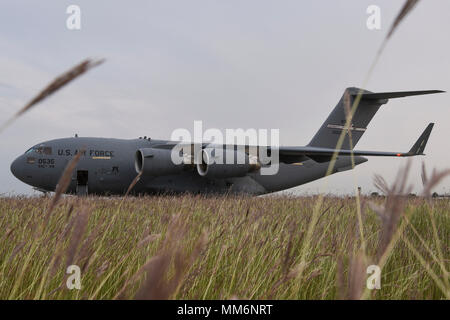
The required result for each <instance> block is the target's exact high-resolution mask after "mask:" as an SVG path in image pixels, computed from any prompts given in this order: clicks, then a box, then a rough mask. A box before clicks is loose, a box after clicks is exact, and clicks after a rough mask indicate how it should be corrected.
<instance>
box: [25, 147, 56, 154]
mask: <svg viewBox="0 0 450 320" xmlns="http://www.w3.org/2000/svg"><path fill="white" fill-rule="evenodd" d="M32 152H36V153H37V154H46V155H51V154H52V147H44V146H39V147H32V148H30V149H28V150H27V151H26V152H25V154H30V153H32Z"/></svg>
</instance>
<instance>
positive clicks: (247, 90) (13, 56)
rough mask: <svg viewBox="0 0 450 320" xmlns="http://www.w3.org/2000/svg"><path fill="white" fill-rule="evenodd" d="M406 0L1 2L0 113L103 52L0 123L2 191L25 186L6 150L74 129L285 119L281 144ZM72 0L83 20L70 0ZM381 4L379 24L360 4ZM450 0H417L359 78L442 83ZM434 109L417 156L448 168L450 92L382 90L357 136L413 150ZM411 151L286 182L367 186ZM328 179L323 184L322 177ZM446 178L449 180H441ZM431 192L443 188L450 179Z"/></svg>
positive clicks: (111, 130) (262, 123)
mask: <svg viewBox="0 0 450 320" xmlns="http://www.w3.org/2000/svg"><path fill="white" fill-rule="evenodd" d="M403 3H404V1H403V0H401V1H400V0H398V1H393V0H383V1H382V0H371V1H365V0H346V1H334V0H327V1H325V0H320V1H319V0H314V1H313V0H310V1H299V0H292V1H287V0H282V1H275V0H270V1H269V0H266V1H262V0H252V1H249V0H215V1H214V0H201V1H200V0H199V1H196V0H190V1H182V0H179V1H168V0H160V1H145V2H144V1H98V0H96V1H92V0H89V1H87V0H86V1H82V0H73V1H61V0H59V1H44V0H41V1H31V0H30V1H22V0H14V1H12V0H9V1H6V0H4V1H2V2H1V4H0V23H1V29H0V108H1V116H0V122H4V121H5V120H6V119H7V118H9V117H10V116H11V115H12V114H14V113H15V112H16V111H17V110H18V109H19V108H20V107H22V106H23V105H24V104H25V103H26V102H27V101H28V100H29V99H30V98H31V97H32V96H33V95H35V94H36V93H37V92H38V91H39V90H40V89H42V88H43V87H44V86H45V85H46V84H47V83H48V82H49V81H51V80H52V79H53V78H54V77H55V76H56V75H58V74H59V73H61V72H63V71H65V70H67V69H68V68H70V67H71V66H73V65H74V64H76V63H78V62H80V61H81V60H82V59H84V58H86V57H94V58H96V57H104V58H106V59H107V61H106V63H105V64H103V65H101V66H100V67H98V68H96V69H94V70H92V71H90V72H89V73H88V74H86V75H85V76H83V77H81V78H80V79H77V80H76V81H75V82H74V83H73V84H71V85H69V86H67V87H65V88H64V89H63V90H61V91H60V92H58V93H57V94H56V95H55V96H52V97H51V98H49V99H48V100H46V101H45V102H43V103H41V104H39V105H37V106H36V107H35V108H34V109H32V110H31V112H29V113H27V114H26V115H25V116H23V117H21V118H20V119H19V120H18V121H17V122H15V123H14V124H13V125H12V126H10V127H9V128H7V129H6V130H5V131H4V132H2V133H1V134H0V141H1V144H2V150H3V151H2V152H1V153H0V179H1V184H0V193H15V194H21V193H27V194H29V193H31V187H29V186H27V185H25V184H24V183H22V182H20V181H19V180H17V179H15V178H14V176H13V175H12V174H11V172H10V169H9V168H10V163H11V162H12V161H13V160H14V159H15V158H16V157H17V156H18V155H19V154H21V153H23V152H24V151H25V150H26V149H28V148H29V147H30V146H32V145H35V144H36V143H38V142H41V141H45V140H49V139H54V138H61V137H69V136H73V135H74V134H75V133H78V134H79V135H80V136H98V137H115V138H135V137H138V136H143V135H147V136H151V137H153V138H162V139H164V138H170V135H171V133H172V131H173V130H174V129H176V128H187V129H189V130H193V122H194V120H202V121H203V124H204V127H206V128H219V129H221V130H224V129H226V128H255V129H271V128H274V129H280V143H281V144H282V145H304V144H307V143H308V142H309V140H310V139H311V138H312V136H313V135H314V133H315V132H316V131H317V130H318V128H319V127H320V126H321V124H322V123H323V121H324V120H325V119H326V117H327V116H328V114H329V113H330V112H331V110H332V109H333V108H334V106H335V105H336V103H337V102H338V100H339V99H340V97H341V96H342V94H343V92H344V90H345V88H346V87H351V86H360V85H361V83H362V81H363V79H364V77H365V75H366V73H367V71H368V69H369V66H370V63H371V61H372V60H373V58H374V55H375V52H376V50H377V49H378V47H379V46H380V44H381V42H382V40H383V37H384V36H385V35H386V32H387V29H388V28H389V26H390V24H391V22H392V20H393V19H394V17H395V15H396V14H397V13H398V11H399V9H400V8H401V6H402V5H403ZM70 4H76V5H78V6H80V8H81V30H68V29H67V28H66V19H67V18H68V16H69V15H68V14H66V8H67V7H68V6H69V5H70ZM371 4H375V5H378V6H379V7H380V8H381V30H380V31H370V30H368V29H367V27H366V20H367V18H368V14H367V13H366V9H367V7H368V6H369V5H371ZM449 12H450V1H448V0H434V1H421V2H420V3H419V5H418V6H417V8H416V9H415V10H414V11H413V12H412V14H411V15H410V16H408V17H407V19H406V20H405V21H404V23H403V24H402V25H401V26H400V28H399V29H398V31H397V33H395V34H394V36H393V38H392V40H391V42H390V43H389V44H388V47H387V48H386V50H385V52H384V54H383V56H382V58H381V60H380V61H379V64H378V65H377V67H376V69H375V72H374V74H373V76H372V77H371V79H370V81H369V84H368V85H367V88H366V89H368V90H371V91H397V90H420V89H441V90H447V91H448V90H449V87H450V44H449V41H448V37H449V34H448V32H449V31H450V19H448V17H449ZM429 122H435V123H436V125H435V129H434V130H433V133H432V135H431V138H430V141H429V143H428V146H427V149H426V153H427V156H425V157H416V158H415V160H414V164H413V170H412V172H411V179H410V181H411V183H413V184H414V185H415V187H416V189H415V190H416V191H418V190H420V186H421V179H420V166H421V163H422V161H425V164H426V166H427V168H429V170H431V169H432V168H439V169H443V168H448V167H450V163H449V161H448V160H449V152H448V148H449V144H448V140H449V137H450V93H449V94H440V95H432V96H423V97H411V98H404V99H395V100H391V101H390V102H389V103H388V104H387V105H385V106H383V107H382V108H381V109H380V111H379V112H378V113H377V114H376V116H375V117H374V119H373V120H372V122H371V123H370V125H369V129H368V130H367V132H366V133H365V135H364V136H363V138H362V139H361V140H360V142H359V143H358V145H357V149H360V150H383V151H408V150H409V148H410V147H411V145H412V144H413V143H414V141H415V140H416V139H417V137H418V136H419V135H420V133H421V132H422V131H423V129H424V128H425V127H426V126H427V124H428V123H429ZM405 164H406V159H398V158H394V159H393V158H384V159H379V158H370V159H369V162H366V163H364V164H362V165H361V166H359V167H357V168H356V169H355V170H354V171H353V172H352V171H347V172H345V173H340V174H337V175H334V176H332V177H330V178H328V179H323V180H319V181H316V182H313V183H310V184H306V185H303V186H300V187H297V188H295V189H294V191H295V192H300V193H312V192H317V191H319V190H323V191H326V192H332V193H350V192H352V190H354V186H355V183H356V184H357V185H360V186H362V188H363V192H369V191H374V190H375V189H374V187H373V176H374V174H376V173H379V174H381V175H382V176H384V177H385V178H386V179H387V180H388V181H393V179H394V177H395V174H396V172H397V170H398V169H399V168H400V167H401V166H403V165H405ZM325 180H326V183H325ZM447 186H448V187H447ZM437 191H438V192H450V180H447V181H445V182H444V183H443V184H442V185H441V187H440V188H438V189H437Z"/></svg>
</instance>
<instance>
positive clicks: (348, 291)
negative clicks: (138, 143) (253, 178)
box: [0, 195, 450, 299]
mask: <svg viewBox="0 0 450 320" xmlns="http://www.w3.org/2000/svg"><path fill="white" fill-rule="evenodd" d="M321 200H323V203H322V204H321V206H320V207H319V206H317V203H318V202H321ZM50 203H51V199H50V198H2V199H0V230H1V233H0V243H1V247H0V281H1V283H0V299H8V298H9V299H115V298H116V299H117V298H118V299H129V298H139V299H141V298H150V299H152V298H157V299H166V298H169V299H217V298H219V299H232V298H239V299H359V298H362V299H448V298H449V297H450V286H449V281H448V272H447V270H448V268H449V258H450V257H449V239H450V219H449V218H450V214H449V212H450V201H449V200H447V199H429V198H428V199H426V198H419V197H416V198H411V197H404V196H389V197H387V198H384V197H378V198H368V197H361V205H360V210H357V209H358V206H357V205H356V203H357V202H356V201H355V198H336V197H331V196H330V197H324V198H323V199H319V198H318V197H317V196H316V197H289V196H269V197H257V198H251V197H202V196H190V195H186V196H181V197H172V196H159V197H136V198H93V197H89V198H84V199H80V198H76V197H65V198H63V199H62V200H61V201H60V202H59V203H58V204H57V205H56V207H55V208H54V209H53V211H52V212H50V213H49V211H48V209H49V206H50ZM397 209H399V210H397ZM358 212H360V214H358ZM359 221H361V223H359ZM371 264H376V265H379V266H380V267H381V268H382V272H381V289H379V290H367V289H366V279H367V278H368V277H369V274H367V273H366V268H367V266H368V265H371ZM68 265H78V266H79V267H80V269H81V289H80V290H77V289H73V290H69V289H68V288H67V286H66V280H67V277H68V276H69V275H68V274H66V268H67V266H68Z"/></svg>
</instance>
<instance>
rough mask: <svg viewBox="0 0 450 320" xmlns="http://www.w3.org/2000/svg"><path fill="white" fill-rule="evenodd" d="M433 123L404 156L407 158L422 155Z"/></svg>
mask: <svg viewBox="0 0 450 320" xmlns="http://www.w3.org/2000/svg"><path fill="white" fill-rule="evenodd" d="M433 126H434V123H430V124H429V125H428V126H427V128H426V129H425V130H424V132H423V133H422V134H421V135H420V137H419V139H417V141H416V143H414V145H413V146H412V148H411V150H409V152H408V153H407V154H406V155H407V156H417V155H423V151H424V150H425V146H426V145H427V141H428V138H429V137H430V134H431V130H433Z"/></svg>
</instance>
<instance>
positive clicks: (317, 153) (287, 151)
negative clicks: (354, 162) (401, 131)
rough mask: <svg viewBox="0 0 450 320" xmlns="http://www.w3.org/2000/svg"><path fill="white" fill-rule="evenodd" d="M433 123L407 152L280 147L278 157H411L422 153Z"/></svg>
mask: <svg viewBox="0 0 450 320" xmlns="http://www.w3.org/2000/svg"><path fill="white" fill-rule="evenodd" d="M433 126H434V123H430V124H429V125H428V126H427V128H426V129H425V131H424V132H423V133H422V134H421V135H420V137H419V139H418V140H417V141H416V143H414V145H413V146H412V148H411V149H410V150H409V151H408V152H386V151H360V150H344V149H340V150H338V149H332V148H321V147H311V146H306V147H280V148H279V152H280V158H283V156H287V157H291V158H293V157H300V156H306V157H308V158H311V159H313V160H315V161H317V162H326V161H330V160H331V157H332V156H333V154H335V153H336V154H337V155H340V156H351V155H353V156H374V157H412V156H418V155H423V152H424V150H425V146H426V144H427V141H428V138H429V137H430V134H431V130H432V129H433Z"/></svg>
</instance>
